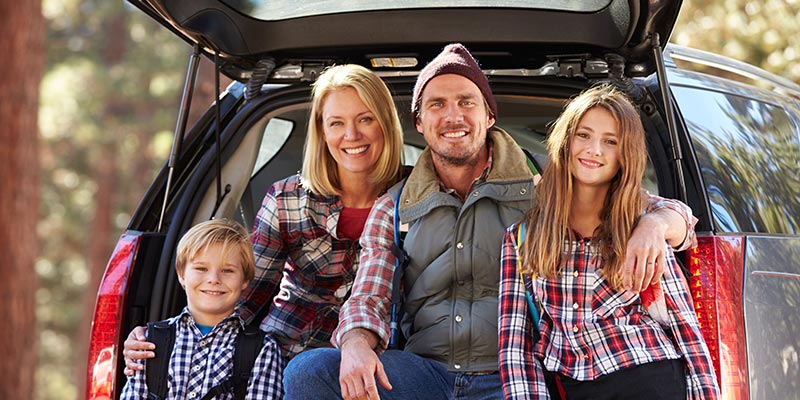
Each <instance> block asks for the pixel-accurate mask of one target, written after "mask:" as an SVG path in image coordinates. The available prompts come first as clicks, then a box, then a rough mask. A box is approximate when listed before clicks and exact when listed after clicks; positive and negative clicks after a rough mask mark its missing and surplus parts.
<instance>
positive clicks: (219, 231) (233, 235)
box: [175, 218, 256, 282]
mask: <svg viewBox="0 0 800 400" xmlns="http://www.w3.org/2000/svg"><path fill="white" fill-rule="evenodd" d="M215 244H217V245H221V246H222V255H223V257H224V256H225V255H227V254H228V252H229V251H236V252H238V253H239V258H240V259H241V260H242V273H243V275H244V281H245V282H250V281H251V280H253V276H255V268H256V261H255V257H254V256H253V243H252V242H251V241H250V235H249V234H248V233H247V230H245V228H244V227H243V226H242V225H241V224H240V223H238V222H236V221H232V220H229V219H224V218H223V219H212V220H210V221H204V222H201V223H199V224H197V225H195V226H193V227H191V229H189V230H188V231H186V234H184V235H183V237H182V238H181V240H180V241H179V242H178V250H177V255H176V257H175V258H176V259H175V270H176V271H177V272H178V275H179V276H183V272H184V271H185V270H186V265H188V264H189V263H190V262H191V261H192V260H193V259H194V258H195V257H197V255H198V254H199V253H200V252H203V251H206V249H208V247H209V246H211V245H215Z"/></svg>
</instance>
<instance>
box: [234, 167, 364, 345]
mask: <svg viewBox="0 0 800 400" xmlns="http://www.w3.org/2000/svg"><path fill="white" fill-rule="evenodd" d="M342 208H343V204H342V202H341V201H339V198H338V197H335V196H334V197H330V196H320V195H317V194H314V193H311V192H310V191H309V190H307V189H305V188H304V187H303V186H302V185H301V183H300V177H299V176H297V175H295V176H291V177H289V178H286V179H285V180H283V181H279V182H276V183H275V184H273V185H272V187H270V189H269V191H268V192H267V195H266V196H265V197H264V202H263V204H262V205H261V210H260V211H259V213H258V216H257V217H256V224H255V227H254V229H253V247H254V249H255V257H256V275H255V278H254V279H253V281H252V282H251V283H250V286H249V287H248V288H247V289H246V290H245V291H244V292H243V293H242V303H241V304H242V318H243V319H244V320H245V321H246V322H248V323H249V322H250V321H251V320H252V319H253V318H254V317H255V316H256V315H257V314H258V313H259V311H260V310H261V309H262V307H264V306H267V307H270V306H269V303H272V306H271V307H270V308H269V314H268V315H267V316H266V318H265V319H264V320H263V321H262V322H261V330H263V331H265V332H267V333H269V334H271V335H273V336H274V337H275V340H277V341H278V344H279V345H280V346H281V349H282V350H283V355H284V357H286V358H287V359H291V358H292V357H294V356H295V355H296V354H297V353H299V352H301V351H303V350H306V349H308V348H316V347H330V339H331V334H332V333H333V330H334V329H335V328H336V324H337V322H338V320H339V308H340V307H341V305H342V303H343V302H344V300H345V298H346V296H347V294H348V293H349V290H350V287H351V286H352V283H353V278H354V277H355V271H356V268H357V265H358V254H359V251H360V246H359V244H358V241H356V240H349V239H339V238H338V237H337V235H336V225H337V223H338V221H339V215H340V212H341V210H342Z"/></svg>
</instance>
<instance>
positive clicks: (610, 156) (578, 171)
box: [570, 107, 621, 188]
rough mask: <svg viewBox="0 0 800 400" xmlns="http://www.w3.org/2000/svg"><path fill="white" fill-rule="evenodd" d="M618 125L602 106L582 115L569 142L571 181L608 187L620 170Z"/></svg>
mask: <svg viewBox="0 0 800 400" xmlns="http://www.w3.org/2000/svg"><path fill="white" fill-rule="evenodd" d="M620 144H621V143H620V133H619V124H617V121H616V120H615V119H614V116H613V115H611V113H610V112H609V111H608V110H606V109H605V108H602V107H594V108H591V109H589V111H587V112H586V114H584V115H583V117H582V118H581V120H580V122H578V127H577V129H576V130H575V134H574V135H573V136H572V139H571V142H570V155H571V160H572V161H571V162H570V164H571V165H570V168H571V172H572V176H573V179H574V181H573V184H574V185H575V186H576V187H578V186H589V187H598V188H608V186H610V185H611V180H612V179H614V176H616V174H617V172H619V169H620Z"/></svg>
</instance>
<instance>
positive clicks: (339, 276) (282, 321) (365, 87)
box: [123, 65, 403, 374]
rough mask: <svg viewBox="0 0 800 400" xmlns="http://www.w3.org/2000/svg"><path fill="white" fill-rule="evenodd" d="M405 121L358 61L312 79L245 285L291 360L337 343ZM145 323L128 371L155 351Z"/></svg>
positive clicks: (262, 215)
mask: <svg viewBox="0 0 800 400" xmlns="http://www.w3.org/2000/svg"><path fill="white" fill-rule="evenodd" d="M402 153H403V142H402V128H401V125H400V120H399V118H398V117H397V111H396V109H395V106H394V102H393V101H392V96H391V93H390V92H389V90H388V88H387V87H386V85H385V84H384V83H383V81H382V80H381V79H380V78H379V77H378V76H377V75H375V74H374V73H373V72H371V71H370V70H368V69H366V68H364V67H361V66H358V65H341V66H335V67H331V68H328V69H326V70H325V71H324V72H323V73H322V74H320V76H319V78H318V79H317V81H316V82H315V83H314V85H313V90H312V106H311V114H310V116H309V126H308V133H307V137H306V143H305V148H304V151H303V168H302V172H301V173H300V174H299V175H295V176H291V177H288V178H286V179H284V180H281V181H278V182H276V183H274V184H273V185H272V186H271V187H270V189H269V190H268V192H267V194H266V196H265V198H264V201H263V203H262V206H261V209H260V211H259V213H258V215H257V216H256V221H255V227H254V231H253V245H254V249H255V259H256V275H255V278H254V279H253V281H252V282H251V283H250V285H249V287H248V288H247V289H246V290H245V292H244V293H243V294H242V304H241V306H242V307H241V316H242V318H243V319H244V320H245V322H246V323H249V322H250V321H251V320H252V319H253V318H254V317H255V316H256V315H258V314H259V312H260V311H261V310H262V308H264V307H265V306H268V304H270V306H269V312H268V313H267V316H266V317H265V318H264V320H263V321H262V322H261V329H262V330H264V331H266V332H267V333H270V334H272V335H273V336H274V337H275V339H276V340H277V341H278V344H279V345H280V347H281V350H282V354H283V356H284V359H285V360H287V361H288V360H290V359H291V358H292V357H294V356H295V355H296V354H298V353H299V352H301V351H303V350H306V349H309V348H315V347H330V337H331V334H332V332H333V330H334V329H335V328H336V324H337V322H338V314H339V308H340V306H341V305H342V303H343V302H344V300H345V299H346V297H347V296H348V295H349V290H350V286H351V285H352V282H353V278H354V277H355V271H356V268H357V263H358V258H359V257H358V255H359V251H360V246H359V244H358V239H359V237H360V236H361V231H362V230H363V228H364V223H365V222H366V219H367V215H368V214H369V211H370V209H371V207H372V204H373V203H374V202H375V200H376V199H377V198H378V196H379V195H380V194H381V193H382V192H384V191H385V190H386V189H387V188H389V187H391V186H392V185H393V184H394V183H396V182H397V181H398V180H399V179H400V178H401V175H402V173H403V167H402ZM143 338H144V330H143V329H142V328H136V329H134V330H133V331H132V332H131V334H130V335H129V336H128V340H126V341H125V351H124V352H123V354H124V355H125V358H126V360H125V361H126V374H128V372H131V373H132V371H129V370H130V369H142V368H143V367H142V364H138V363H135V362H134V361H133V360H136V359H142V358H151V357H152V355H151V354H152V352H151V351H137V350H152V349H153V346H152V345H151V344H148V343H145V342H143Z"/></svg>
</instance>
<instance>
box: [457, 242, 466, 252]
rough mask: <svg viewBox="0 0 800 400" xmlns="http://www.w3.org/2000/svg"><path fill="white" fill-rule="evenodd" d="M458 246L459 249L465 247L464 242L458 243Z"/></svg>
mask: <svg viewBox="0 0 800 400" xmlns="http://www.w3.org/2000/svg"><path fill="white" fill-rule="evenodd" d="M456 248H457V249H459V250H460V249H463V248H464V243H461V242H458V243H456Z"/></svg>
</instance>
